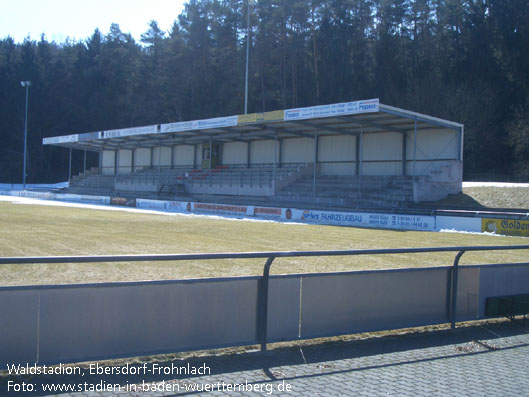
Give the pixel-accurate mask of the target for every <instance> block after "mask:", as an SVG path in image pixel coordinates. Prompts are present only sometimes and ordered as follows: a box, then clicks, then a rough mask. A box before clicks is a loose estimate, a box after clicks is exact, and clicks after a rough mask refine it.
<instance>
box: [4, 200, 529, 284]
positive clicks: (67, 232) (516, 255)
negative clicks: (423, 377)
mask: <svg viewBox="0 0 529 397" xmlns="http://www.w3.org/2000/svg"><path fill="white" fill-rule="evenodd" d="M515 244H529V239H527V238H518V237H498V236H486V235H471V234H455V233H434V232H398V231H388V230H369V229H358V228H349V227H336V226H316V225H301V224H292V223H290V224H288V223H275V222H259V221H245V220H230V219H220V218H211V217H204V216H189V215H157V214H143V213H130V212H121V211H105V210H94V209H80V208H69V207H47V206H39V205H15V204H11V203H8V202H0V256H4V257H7V256H48V255H109V254H147V253H148V254H163V253H197V252H208V253H210V252H248V251H290V250H335V249H337V250H338V249H340V250H341V249H362V248H366V249H367V248H401V247H433V246H461V245H515ZM453 257H454V254H451V253H449V254H409V255H400V256H397V255H384V256H357V257H326V258H288V259H278V260H276V262H274V266H273V267H272V273H276V274H280V273H281V274H283V273H306V272H328V271H346V270H359V269H381V268H394V267H422V266H442V265H450V264H451V263H452V261H453ZM527 259H528V252H527V251H505V252H498V253H467V254H465V255H464V256H463V259H462V262H461V264H462V265H464V264H475V263H498V262H520V261H527ZM263 264H264V260H239V261H235V260H223V261H202V262H200V261H195V262H136V263H99V264H44V265H2V266H0V285H34V284H55V283H59V284H63V283H85V282H107V281H132V280H162V279H179V278H196V277H225V276H240V275H255V274H261V273H262V267H263Z"/></svg>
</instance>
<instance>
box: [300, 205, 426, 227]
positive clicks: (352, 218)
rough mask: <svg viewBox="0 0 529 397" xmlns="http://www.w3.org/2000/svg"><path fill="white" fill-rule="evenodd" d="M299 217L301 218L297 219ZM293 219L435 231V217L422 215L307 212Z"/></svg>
mask: <svg viewBox="0 0 529 397" xmlns="http://www.w3.org/2000/svg"><path fill="white" fill-rule="evenodd" d="M296 215H297V216H296ZM298 216H299V218H297V217H298ZM292 219H299V220H301V221H304V222H308V223H317V224H324V225H340V226H357V227H373V228H384V229H398V230H421V231H433V230H435V217H433V216H421V215H398V214H382V213H369V212H334V211H319V210H318V211H312V210H305V211H303V212H302V213H295V215H294V216H293V217H292Z"/></svg>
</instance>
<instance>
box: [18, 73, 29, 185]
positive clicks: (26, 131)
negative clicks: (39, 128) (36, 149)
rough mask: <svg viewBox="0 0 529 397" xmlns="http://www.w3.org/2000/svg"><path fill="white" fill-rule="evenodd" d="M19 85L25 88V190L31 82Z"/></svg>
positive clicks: (23, 175)
mask: <svg viewBox="0 0 529 397" xmlns="http://www.w3.org/2000/svg"><path fill="white" fill-rule="evenodd" d="M20 85H21V86H22V87H26V116H25V118H24V164H23V166H22V184H23V186H24V189H25V188H26V163H27V160H26V159H27V148H28V96H29V86H30V85H31V81H21V82H20Z"/></svg>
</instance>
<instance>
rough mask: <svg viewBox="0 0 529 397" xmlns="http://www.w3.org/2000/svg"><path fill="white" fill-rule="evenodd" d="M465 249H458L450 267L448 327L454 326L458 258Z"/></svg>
mask: <svg viewBox="0 0 529 397" xmlns="http://www.w3.org/2000/svg"><path fill="white" fill-rule="evenodd" d="M464 253H465V251H459V252H458V253H457V255H456V257H455V259H454V266H453V267H452V269H451V270H452V271H451V274H452V282H451V283H450V285H451V287H450V288H451V291H450V292H451V299H450V303H451V306H450V328H452V329H454V328H455V327H456V310H457V277H458V274H459V259H461V257H462V256H463V254H464Z"/></svg>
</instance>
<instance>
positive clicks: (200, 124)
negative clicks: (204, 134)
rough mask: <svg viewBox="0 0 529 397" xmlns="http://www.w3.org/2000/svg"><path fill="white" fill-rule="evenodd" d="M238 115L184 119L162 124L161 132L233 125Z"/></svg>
mask: <svg viewBox="0 0 529 397" xmlns="http://www.w3.org/2000/svg"><path fill="white" fill-rule="evenodd" d="M237 120H238V116H229V117H216V118H213V119H205V120H193V121H182V122H178V123H169V124H162V125H161V126H160V132H162V133H165V132H181V131H191V130H202V129H208V128H220V127H231V126H234V125H237Z"/></svg>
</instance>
